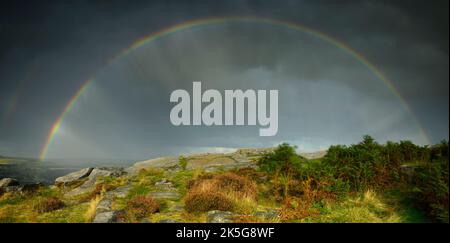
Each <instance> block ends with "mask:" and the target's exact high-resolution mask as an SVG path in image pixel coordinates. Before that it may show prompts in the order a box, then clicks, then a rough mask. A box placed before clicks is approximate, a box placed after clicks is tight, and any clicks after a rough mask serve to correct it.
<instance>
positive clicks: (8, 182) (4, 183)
mask: <svg viewBox="0 0 450 243" xmlns="http://www.w3.org/2000/svg"><path fill="white" fill-rule="evenodd" d="M18 185H19V181H17V180H16V179H13V178H3V179H1V180H0V188H5V187H8V186H18Z"/></svg>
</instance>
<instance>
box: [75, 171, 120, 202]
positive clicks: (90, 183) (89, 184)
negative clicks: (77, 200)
mask: <svg viewBox="0 0 450 243" xmlns="http://www.w3.org/2000/svg"><path fill="white" fill-rule="evenodd" d="M124 174H126V172H125V171H124V169H123V168H116V167H102V168H94V169H93V170H92V171H91V172H90V174H89V176H87V177H85V178H84V180H85V182H83V184H81V185H80V186H78V187H77V188H75V189H73V190H71V191H70V192H68V193H67V194H66V195H67V196H76V195H80V194H83V193H86V192H89V191H91V190H93V189H94V187H95V185H96V184H97V180H98V179H99V178H100V177H119V176H122V175H124Z"/></svg>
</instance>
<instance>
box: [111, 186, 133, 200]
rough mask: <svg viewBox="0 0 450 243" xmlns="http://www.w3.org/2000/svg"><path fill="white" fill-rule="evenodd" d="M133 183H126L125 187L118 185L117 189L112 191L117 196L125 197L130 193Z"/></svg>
mask: <svg viewBox="0 0 450 243" xmlns="http://www.w3.org/2000/svg"><path fill="white" fill-rule="evenodd" d="M130 189H131V185H126V186H123V187H118V188H116V189H115V190H113V191H111V193H113V194H114V196H115V197H117V198H124V197H126V196H127V195H128V191H130Z"/></svg>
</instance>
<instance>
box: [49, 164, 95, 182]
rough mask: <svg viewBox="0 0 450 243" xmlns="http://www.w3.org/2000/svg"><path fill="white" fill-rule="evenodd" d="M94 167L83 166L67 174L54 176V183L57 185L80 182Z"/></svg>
mask: <svg viewBox="0 0 450 243" xmlns="http://www.w3.org/2000/svg"><path fill="white" fill-rule="evenodd" d="M92 170H94V168H84V169H81V170H79V171H75V172H72V173H70V174H68V175H65V176H61V177H58V178H56V180H55V185H57V186H70V185H73V184H76V183H78V182H80V181H81V180H83V179H85V178H86V177H88V176H89V175H90V174H91V172H92Z"/></svg>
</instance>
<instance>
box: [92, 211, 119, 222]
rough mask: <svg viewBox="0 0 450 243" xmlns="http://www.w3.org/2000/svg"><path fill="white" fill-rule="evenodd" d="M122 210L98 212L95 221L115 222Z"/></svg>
mask: <svg viewBox="0 0 450 243" xmlns="http://www.w3.org/2000/svg"><path fill="white" fill-rule="evenodd" d="M119 213H120V211H107V212H101V213H97V214H96V215H95V218H94V220H93V221H92V222H93V223H115V222H117V216H118V215H119Z"/></svg>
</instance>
